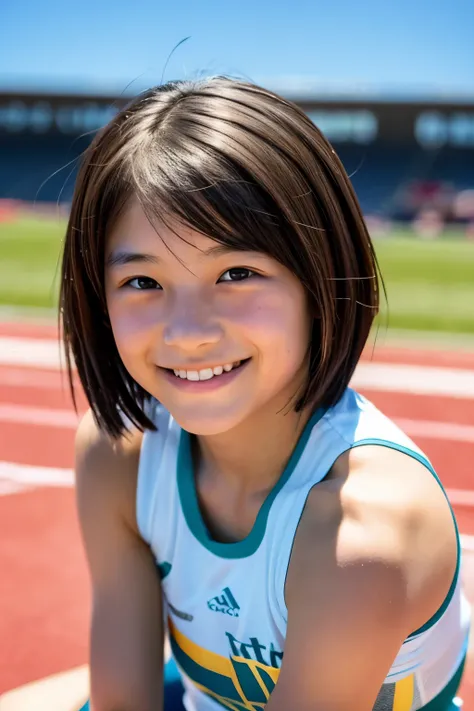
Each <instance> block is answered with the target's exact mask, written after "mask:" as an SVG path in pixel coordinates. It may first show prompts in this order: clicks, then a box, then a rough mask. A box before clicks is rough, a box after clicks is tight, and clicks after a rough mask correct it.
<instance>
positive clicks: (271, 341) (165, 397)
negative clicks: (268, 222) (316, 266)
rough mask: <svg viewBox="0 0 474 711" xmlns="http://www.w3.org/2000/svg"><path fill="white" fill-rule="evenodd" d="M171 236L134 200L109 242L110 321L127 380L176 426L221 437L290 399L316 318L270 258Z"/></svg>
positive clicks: (302, 372)
mask: <svg viewBox="0 0 474 711" xmlns="http://www.w3.org/2000/svg"><path fill="white" fill-rule="evenodd" d="M176 231H177V232H178V234H179V235H180V236H179V237H178V236H177V235H176V234H174V233H173V231H172V230H170V229H167V228H166V227H164V226H162V227H160V228H159V229H158V230H155V228H154V227H153V226H152V225H151V224H150V223H149V221H148V220H147V218H146V216H145V214H144V212H143V210H142V209H141V207H140V206H139V204H138V203H137V202H134V203H132V204H131V205H130V207H129V208H128V209H127V210H126V211H125V212H124V213H123V214H122V216H121V217H120V219H119V220H118V221H117V223H116V224H115V226H114V229H113V230H112V232H111V235H110V238H109V240H108V242H107V246H106V255H105V259H106V263H105V284H106V297H107V305H108V310H109V316H110V321H111V324H112V329H113V333H114V337H115V341H116V344H117V348H118V351H119V353H120V357H121V358H122V361H123V363H124V365H125V367H126V368H127V370H128V372H129V373H130V375H131V376H132V377H133V378H134V379H135V380H136V381H137V382H138V383H139V384H140V385H141V386H142V387H143V388H144V389H145V390H146V391H148V392H149V393H150V394H151V395H153V396H154V397H155V398H156V399H157V400H159V401H160V402H161V403H162V404H163V405H164V406H165V408H166V409H167V410H169V412H170V413H171V414H172V416H173V417H174V418H175V419H176V420H177V422H178V423H179V424H180V426H181V427H183V428H184V429H186V430H188V431H189V432H192V433H195V434H200V435H206V434H218V433H221V432H225V431H228V430H230V429H232V428H234V427H236V426H237V425H239V424H241V423H243V422H244V421H245V420H247V419H248V418H249V417H251V416H252V415H254V414H257V413H259V412H262V410H266V409H267V408H268V407H274V408H275V410H273V412H277V411H278V410H280V409H281V408H283V407H285V405H286V404H287V403H288V401H289V400H290V398H291V397H293V396H294V395H295V393H296V392H297V390H298V387H299V386H300V385H301V384H302V383H304V382H305V379H306V377H307V367H308V366H307V358H306V353H307V348H308V343H309V338H310V332H311V321H312V316H311V315H310V313H309V308H308V300H307V297H306V294H305V291H304V289H303V287H302V285H301V283H300V282H299V280H298V279H297V278H296V277H295V276H293V275H292V274H291V272H290V271H289V270H288V269H286V267H284V266H282V265H281V264H279V263H278V262H277V261H275V260H274V259H273V258H271V257H269V256H267V255H265V254H262V253H260V252H252V251H250V250H249V251H248V252H241V251H233V250H232V251H231V250H229V249H228V248H226V247H223V246H222V245H221V244H219V243H217V242H215V241H213V240H211V239H209V238H207V237H204V236H203V235H201V234H200V233H198V232H195V231H193V230H192V229H190V228H183V227H182V226H177V227H176ZM180 237H182V238H184V239H181V238H180ZM184 240H186V241H184ZM239 364H240V365H239ZM176 373H177V374H176Z"/></svg>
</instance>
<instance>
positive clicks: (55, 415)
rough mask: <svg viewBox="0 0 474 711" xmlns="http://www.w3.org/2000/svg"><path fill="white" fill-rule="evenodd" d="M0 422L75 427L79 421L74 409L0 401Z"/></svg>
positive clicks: (63, 427)
mask: <svg viewBox="0 0 474 711" xmlns="http://www.w3.org/2000/svg"><path fill="white" fill-rule="evenodd" d="M0 422H10V423H11V422H15V423H19V424H27V425H46V426H48V427H59V428H61V429H75V428H76V427H77V425H78V422H79V416H78V415H76V413H75V412H74V410H60V409H57V410H54V409H49V408H45V407H31V406H29V405H16V404H13V403H12V404H8V403H6V404H1V403H0Z"/></svg>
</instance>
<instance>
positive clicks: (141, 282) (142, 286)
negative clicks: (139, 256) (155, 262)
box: [124, 276, 161, 291]
mask: <svg viewBox="0 0 474 711" xmlns="http://www.w3.org/2000/svg"><path fill="white" fill-rule="evenodd" d="M124 286H130V287H131V288H132V289H136V290H137V291H145V290H148V289H161V286H160V285H159V284H158V282H157V281H155V279H151V278H150V277H145V276H139V277H134V278H133V279H129V280H128V281H127V282H126V283H125V284H124Z"/></svg>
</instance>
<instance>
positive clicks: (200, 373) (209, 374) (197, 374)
mask: <svg viewBox="0 0 474 711" xmlns="http://www.w3.org/2000/svg"><path fill="white" fill-rule="evenodd" d="M241 363H242V361H240V360H237V361H235V362H234V363H226V364H225V365H216V366H215V367H214V368H203V369H202V370H178V369H176V370H173V373H174V374H175V375H176V377H177V378H183V380H194V381H196V380H210V379H211V378H213V377H214V376H215V375H222V373H224V372H225V373H229V372H230V371H231V370H232V368H236V367H238V366H239V365H240V364H241Z"/></svg>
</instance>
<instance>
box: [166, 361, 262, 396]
mask: <svg viewBox="0 0 474 711" xmlns="http://www.w3.org/2000/svg"><path fill="white" fill-rule="evenodd" d="M250 360H251V359H250V358H247V360H245V361H244V362H243V363H242V364H241V365H239V366H238V367H237V368H232V370H229V372H225V371H224V373H222V375H215V376H214V377H213V378H210V379H209V380H188V379H187V378H180V377H178V376H177V375H175V374H174V373H173V371H172V370H168V369H166V368H161V370H162V371H163V373H164V376H165V378H166V379H167V380H168V382H170V383H171V384H172V385H173V386H174V387H175V388H177V389H178V390H182V391H184V392H187V393H205V392H212V391H213V390H218V389H219V388H222V387H224V386H225V385H228V384H230V383H231V382H233V381H234V380H235V379H236V378H238V376H239V375H240V374H241V373H242V372H243V371H244V370H245V369H246V368H247V365H248V364H249V362H250ZM234 362H235V361H234ZM180 370H181V369H180ZM182 370H184V368H182ZM199 370H204V368H203V367H202V366H201V368H199Z"/></svg>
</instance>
